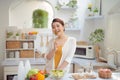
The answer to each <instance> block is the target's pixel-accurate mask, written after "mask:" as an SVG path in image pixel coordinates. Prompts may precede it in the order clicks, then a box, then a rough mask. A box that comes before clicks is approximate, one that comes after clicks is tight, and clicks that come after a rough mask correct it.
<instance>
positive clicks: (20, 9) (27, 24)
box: [9, 0, 54, 28]
mask: <svg viewBox="0 0 120 80" xmlns="http://www.w3.org/2000/svg"><path fill="white" fill-rule="evenodd" d="M36 9H43V10H46V11H47V12H48V28H50V26H51V22H52V19H53V17H54V10H53V7H52V5H51V4H50V3H49V2H48V1H42V0H15V1H14V2H12V4H11V5H10V8H9V26H17V27H18V28H32V27H33V23H32V14H33V11H34V10H36Z"/></svg>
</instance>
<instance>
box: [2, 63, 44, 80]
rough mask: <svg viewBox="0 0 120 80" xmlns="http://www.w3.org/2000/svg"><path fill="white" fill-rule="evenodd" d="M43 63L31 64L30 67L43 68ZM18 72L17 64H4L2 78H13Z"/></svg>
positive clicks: (5, 79)
mask: <svg viewBox="0 0 120 80" xmlns="http://www.w3.org/2000/svg"><path fill="white" fill-rule="evenodd" d="M44 66H45V65H44V64H39V65H33V66H32V68H35V69H40V70H43V69H44ZM17 74H18V66H5V67H4V80H13V77H14V76H17Z"/></svg>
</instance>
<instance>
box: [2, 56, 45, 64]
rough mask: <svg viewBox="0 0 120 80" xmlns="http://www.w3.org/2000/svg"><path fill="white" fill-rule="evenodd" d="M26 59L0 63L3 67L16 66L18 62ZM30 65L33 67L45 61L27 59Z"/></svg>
mask: <svg viewBox="0 0 120 80" xmlns="http://www.w3.org/2000/svg"><path fill="white" fill-rule="evenodd" d="M26 60H28V59H24V60H4V61H3V62H2V65H3V66H17V65H18V64H19V61H26ZM29 61H30V64H31V65H35V64H45V63H46V61H45V59H44V58H39V59H29Z"/></svg>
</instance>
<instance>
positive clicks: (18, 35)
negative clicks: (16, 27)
mask: <svg viewBox="0 0 120 80" xmlns="http://www.w3.org/2000/svg"><path fill="white" fill-rule="evenodd" d="M15 37H16V39H17V40H18V39H19V37H20V34H19V33H18V32H17V33H16V34H15Z"/></svg>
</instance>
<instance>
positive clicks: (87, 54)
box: [74, 45, 95, 59]
mask: <svg viewBox="0 0 120 80" xmlns="http://www.w3.org/2000/svg"><path fill="white" fill-rule="evenodd" d="M74 57H79V58H86V59H95V54H94V49H93V46H92V45H77V47H76V51H75V54H74Z"/></svg>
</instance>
